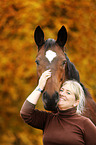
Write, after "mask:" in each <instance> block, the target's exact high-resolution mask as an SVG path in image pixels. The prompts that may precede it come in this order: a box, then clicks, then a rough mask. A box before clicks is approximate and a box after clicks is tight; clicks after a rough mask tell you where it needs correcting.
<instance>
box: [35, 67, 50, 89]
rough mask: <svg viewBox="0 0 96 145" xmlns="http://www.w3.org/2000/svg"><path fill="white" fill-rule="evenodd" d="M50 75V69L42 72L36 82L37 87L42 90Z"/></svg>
mask: <svg viewBox="0 0 96 145" xmlns="http://www.w3.org/2000/svg"><path fill="white" fill-rule="evenodd" d="M50 77H51V69H49V70H46V71H45V72H43V73H42V75H41V77H40V79H39V83H38V87H39V88H40V89H41V90H43V89H44V87H45V85H46V82H47V80H48V78H50Z"/></svg>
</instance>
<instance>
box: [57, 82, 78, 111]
mask: <svg viewBox="0 0 96 145" xmlns="http://www.w3.org/2000/svg"><path fill="white" fill-rule="evenodd" d="M78 104H79V100H76V99H75V94H74V93H73V92H72V91H71V89H70V87H69V85H68V84H66V85H64V86H62V88H61V89H60V92H59V102H58V107H59V109H60V110H66V109H69V108H73V107H75V106H77V105H78Z"/></svg>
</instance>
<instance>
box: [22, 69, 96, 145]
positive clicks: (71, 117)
mask: <svg viewBox="0 0 96 145" xmlns="http://www.w3.org/2000/svg"><path fill="white" fill-rule="evenodd" d="M50 77H51V70H47V71H45V72H44V73H43V74H42V75H41V77H40V80H39V84H38V86H37V87H36V89H35V90H34V91H33V92H32V93H31V94H30V95H29V96H28V98H27V99H26V100H25V102H24V104H23V106H22V108H21V111H20V114H21V117H22V118H23V120H24V121H25V122H26V123H27V124H29V125H30V126H32V127H35V128H38V129H41V130H42V131H43V144H44V145H96V126H95V125H94V124H93V123H92V122H91V121H90V119H88V118H86V117H84V116H81V115H79V114H80V113H81V112H82V111H83V106H84V100H85V99H84V92H83V89H82V87H81V86H80V84H79V83H78V82H76V81H66V82H65V83H64V84H63V85H62V87H61V89H60V93H59V95H60V99H59V102H58V112H57V113H56V114H53V113H50V112H46V111H39V110H37V109H35V105H36V104H37V101H38V99H39V97H40V94H41V92H42V90H43V89H44V87H45V85H46V81H47V79H48V78H50Z"/></svg>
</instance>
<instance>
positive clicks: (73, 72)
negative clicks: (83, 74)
mask: <svg viewBox="0 0 96 145" xmlns="http://www.w3.org/2000/svg"><path fill="white" fill-rule="evenodd" d="M64 54H65V57H66V60H67V69H66V75H67V77H68V80H73V79H74V80H76V81H78V82H79V83H80V77H79V72H78V71H77V69H76V68H75V65H74V64H73V63H72V62H71V61H70V60H69V58H68V56H67V54H66V53H64Z"/></svg>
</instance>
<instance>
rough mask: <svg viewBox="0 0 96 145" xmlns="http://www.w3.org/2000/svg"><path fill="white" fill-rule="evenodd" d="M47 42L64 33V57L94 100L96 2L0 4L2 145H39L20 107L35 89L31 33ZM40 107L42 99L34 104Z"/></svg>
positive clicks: (42, 0) (38, 0)
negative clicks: (39, 30)
mask: <svg viewBox="0 0 96 145" xmlns="http://www.w3.org/2000/svg"><path fill="white" fill-rule="evenodd" d="M37 25H40V26H41V28H42V29H43V31H44V33H45V39H48V38H54V39H56V38H57V32H58V30H59V29H60V28H61V26H62V25H65V27H66V28H67V31H68V41H67V44H66V48H67V50H66V53H67V54H68V57H69V58H70V60H71V62H73V63H74V64H75V66H76V68H77V69H78V70H79V73H80V78H81V82H82V83H83V84H84V85H85V86H86V87H87V88H88V89H89V91H90V93H91V95H92V97H93V98H94V100H96V1H95V0H85V1H84V0H79V1H75V0H69V1H67V0H59V1H58V0H46V1H45V0H35V1H34V0H27V1H26V0H21V1H20V0H12V1H10V0H3V1H0V114H1V115H0V144H2V145H41V144H42V132H41V131H39V130H37V129H33V128H31V127H29V126H28V125H26V124H25V123H24V122H23V121H22V119H21V118H20V115H19V112H20V108H21V106H22V104H23V102H24V100H25V99H26V97H27V96H28V95H29V94H30V93H31V92H32V90H33V89H34V88H35V87H36V85H37V75H36V64H35V57H36V54H37V47H36V44H35V42H34V30H35V28H36V27H37ZM37 107H38V108H42V107H43V104H42V100H41V99H40V100H39V102H38V105H37Z"/></svg>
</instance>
